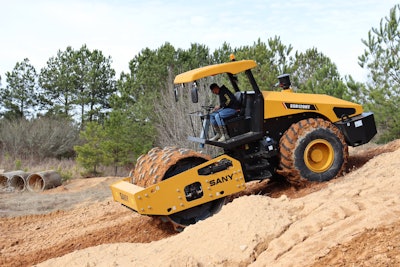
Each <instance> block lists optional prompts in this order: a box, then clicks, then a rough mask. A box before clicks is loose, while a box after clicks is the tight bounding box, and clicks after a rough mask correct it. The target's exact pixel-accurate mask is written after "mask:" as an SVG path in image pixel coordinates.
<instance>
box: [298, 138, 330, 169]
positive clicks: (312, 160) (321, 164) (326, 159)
mask: <svg viewBox="0 0 400 267" xmlns="http://www.w3.org/2000/svg"><path fill="white" fill-rule="evenodd" d="M333 161H334V149H333V147H332V145H331V144H330V143H329V142H328V141H326V140H324V139H316V140H313V141H312V142H310V143H309V144H308V145H307V147H306V149H305V150H304V162H305V164H306V165H307V167H308V168H309V169H310V170H312V171H313V172H318V173H320V172H324V171H326V170H328V169H329V168H330V167H331V166H332V164H333Z"/></svg>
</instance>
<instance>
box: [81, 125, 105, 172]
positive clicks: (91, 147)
mask: <svg viewBox="0 0 400 267" xmlns="http://www.w3.org/2000/svg"><path fill="white" fill-rule="evenodd" d="M104 136H105V132H104V130H103V127H102V126H101V125H100V124H98V123H97V122H90V123H87V124H86V128H85V129H84V130H83V131H81V132H80V138H81V141H82V142H83V144H82V145H76V146H74V149H75V151H76V152H77V155H78V156H77V157H76V161H77V162H78V163H80V164H81V165H82V166H83V167H84V168H85V169H86V170H90V171H91V172H92V173H94V174H96V173H97V168H98V166H99V165H100V164H101V163H103V162H104V161H105V157H106V155H105V153H104V150H103V148H102V140H103V138H104Z"/></svg>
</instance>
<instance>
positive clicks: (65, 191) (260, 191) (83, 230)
mask: <svg viewBox="0 0 400 267" xmlns="http://www.w3.org/2000/svg"><path fill="white" fill-rule="evenodd" d="M399 148H400V141H395V142H392V143H390V144H387V145H385V146H374V147H367V148H364V149H358V150H354V151H350V152H351V154H350V157H349V168H348V170H347V171H348V173H351V172H352V171H354V170H357V169H359V168H361V167H362V166H363V165H364V164H365V163H366V162H368V161H369V160H370V159H372V158H373V157H375V156H377V155H379V154H382V153H386V152H389V153H390V152H393V151H396V150H397V149H399ZM119 179H120V177H102V178H87V179H74V180H71V181H69V182H67V183H65V184H63V185H62V186H60V187H58V188H55V189H51V190H47V191H45V192H42V193H32V192H23V193H0V266H32V265H35V264H38V263H41V262H44V261H46V260H48V259H53V258H57V257H61V256H63V255H66V254H68V253H71V252H73V251H77V250H82V249H85V248H88V247H93V246H97V245H101V244H113V243H123V242H128V243H150V242H152V241H157V240H162V239H165V238H167V237H170V236H173V235H179V234H177V233H175V232H174V231H173V230H172V229H171V228H170V227H169V225H168V224H163V223H160V222H159V221H158V220H154V219H153V218H150V217H146V216H139V215H138V214H136V213H134V212H132V211H131V210H129V209H127V208H125V207H123V206H121V205H120V204H118V203H115V202H113V200H112V198H111V193H110V189H109V185H110V184H111V183H112V182H114V181H117V180H119ZM343 179H346V176H344V177H340V178H337V179H334V180H332V181H330V182H326V183H310V184H308V185H307V186H305V187H304V188H300V189H299V188H293V187H292V186H290V185H289V184H287V183H283V182H282V183H277V182H273V183H272V182H268V181H264V182H261V183H252V184H250V185H249V187H248V189H247V190H246V192H244V193H242V195H250V194H251V195H265V196H269V197H271V198H280V197H281V196H282V195H286V196H287V198H289V199H297V198H303V197H305V196H307V195H309V194H311V193H314V192H317V191H319V190H321V189H323V188H326V187H328V186H329V185H330V184H334V183H340V182H341V181H342V180H343ZM236 197H239V195H237V196H236ZM232 200H233V199H231V201H232ZM231 204H235V203H234V202H233V203H231ZM399 241H400V220H399V221H397V222H395V223H393V224H390V225H386V226H384V227H376V228H372V229H365V231H363V232H361V233H355V237H354V238H353V239H351V240H349V241H348V242H345V243H341V244H338V245H337V246H336V247H334V248H333V249H331V250H330V252H329V253H327V254H326V255H324V256H323V257H320V258H318V260H316V261H315V262H314V263H313V265H312V266H349V265H353V266H400V256H399V255H400V246H399V245H398V244H400V242H399Z"/></svg>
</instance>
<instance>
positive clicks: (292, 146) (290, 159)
mask: <svg viewBox="0 0 400 267" xmlns="http://www.w3.org/2000/svg"><path fill="white" fill-rule="evenodd" d="M280 155H281V161H280V168H281V172H282V173H283V174H284V175H285V176H286V177H287V178H288V180H289V181H290V182H292V183H294V184H297V185H298V184H301V183H302V182H304V180H308V181H313V182H323V181H328V180H331V179H332V178H335V177H337V176H339V175H341V174H342V173H343V172H344V170H345V167H346V164H347V159H348V146H347V144H346V141H345V139H344V136H343V134H342V132H341V131H340V130H339V129H338V128H337V127H336V126H335V125H333V124H332V123H330V122H328V121H325V120H323V119H320V118H318V119H316V118H310V119H306V120H302V121H299V122H298V123H295V124H293V125H292V126H291V127H290V128H289V129H288V130H287V131H286V132H285V133H284V135H283V136H282V138H281V141H280Z"/></svg>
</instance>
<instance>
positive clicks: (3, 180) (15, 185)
mask: <svg viewBox="0 0 400 267" xmlns="http://www.w3.org/2000/svg"><path fill="white" fill-rule="evenodd" d="M28 176H29V173H26V172H24V171H21V170H18V171H11V172H5V173H2V174H0V189H2V191H11V192H12V191H17V192H22V191H25V189H26V179H27V177H28Z"/></svg>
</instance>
